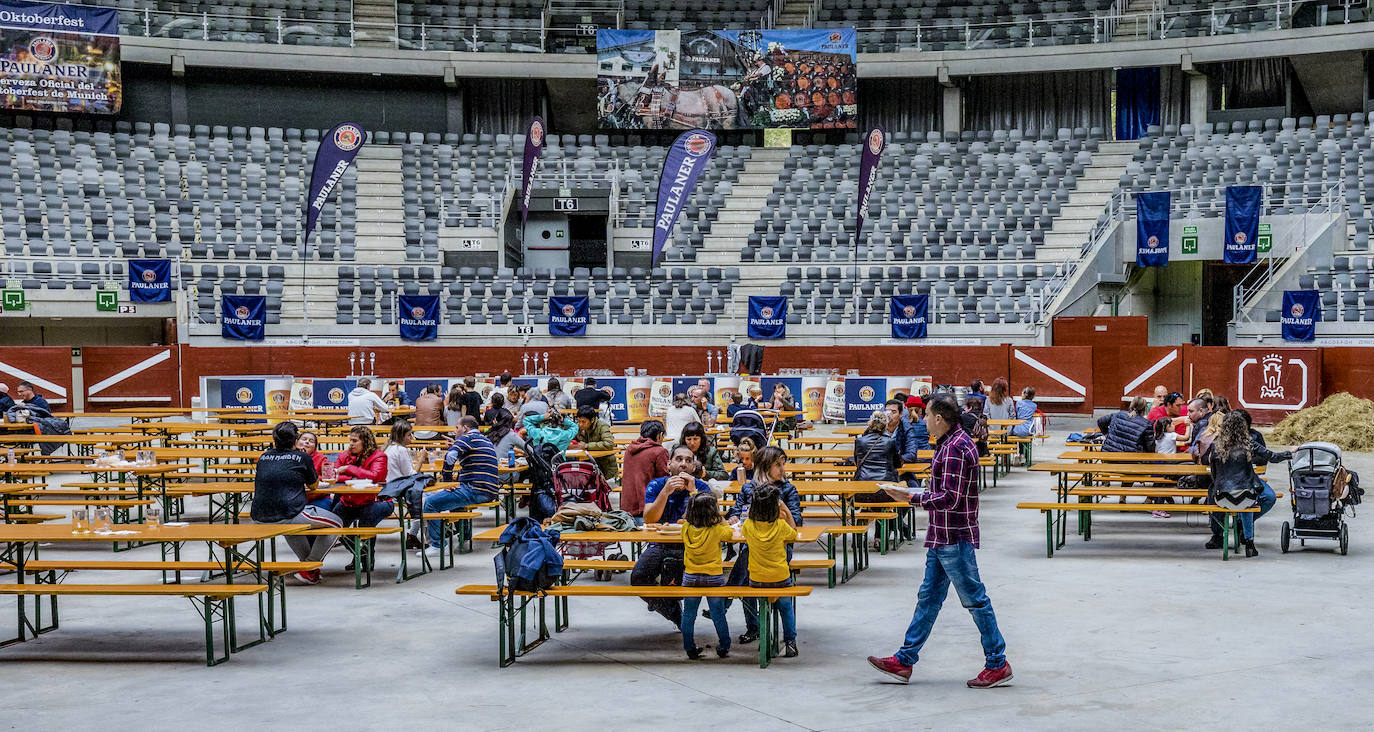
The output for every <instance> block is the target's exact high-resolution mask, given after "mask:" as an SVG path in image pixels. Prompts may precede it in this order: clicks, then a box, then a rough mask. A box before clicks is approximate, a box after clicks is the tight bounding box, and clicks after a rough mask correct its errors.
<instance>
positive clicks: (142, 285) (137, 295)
mask: <svg viewBox="0 0 1374 732" xmlns="http://www.w3.org/2000/svg"><path fill="white" fill-rule="evenodd" d="M129 299H130V300H132V301H133V302H171V301H172V260H170V259H131V260H129Z"/></svg>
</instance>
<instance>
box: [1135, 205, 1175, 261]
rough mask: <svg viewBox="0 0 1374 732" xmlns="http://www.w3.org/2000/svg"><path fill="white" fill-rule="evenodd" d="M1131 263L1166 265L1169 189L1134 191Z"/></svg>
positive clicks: (1167, 259)
mask: <svg viewBox="0 0 1374 732" xmlns="http://www.w3.org/2000/svg"><path fill="white" fill-rule="evenodd" d="M1135 264H1136V266H1137V267H1167V266H1168V265H1169V192H1168V191H1157V192H1154V193H1137V194H1135Z"/></svg>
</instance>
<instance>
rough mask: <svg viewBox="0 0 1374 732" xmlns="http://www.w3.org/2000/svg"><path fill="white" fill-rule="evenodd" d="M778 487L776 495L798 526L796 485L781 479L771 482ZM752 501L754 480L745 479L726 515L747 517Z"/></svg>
mask: <svg viewBox="0 0 1374 732" xmlns="http://www.w3.org/2000/svg"><path fill="white" fill-rule="evenodd" d="M773 485H774V486H775V487H777V489H778V497H779V498H781V499H782V503H783V505H784V506H787V510H788V511H790V512H791V513H792V521H793V523H795V524H796V525H798V526H801V525H802V509H801V494H799V493H797V487H796V486H794V485H792V483H791V482H790V481H786V480H784V481H782V482H781V483H774V484H773ZM753 501H754V481H752V480H746V481H744V484H743V485H741V486H740V487H739V497H737V498H736V499H735V505H733V506H731V507H730V511H729V512H728V513H726V514H725V515H726V517H733V518H738V519H740V520H741V521H743V520H744V519H746V518H749V504H750V503H753Z"/></svg>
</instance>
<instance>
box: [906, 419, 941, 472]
mask: <svg viewBox="0 0 1374 732" xmlns="http://www.w3.org/2000/svg"><path fill="white" fill-rule="evenodd" d="M902 428H903V429H905V430H906V433H907V439H908V441H909V442H910V444H911V445H913V447H911V448H910V449H911V454H910V455H908V454H907V453H906V451H905V446H903V452H902V462H904V463H915V462H920V460H919V459H918V458H917V457H916V455H917V451H918V450H930V449H933V448H932V447H931V444H930V430H929V429H927V428H926V421H925V420H924V419H918V420H916V421H915V422H912V421H911V417H910V416H905V417H902Z"/></svg>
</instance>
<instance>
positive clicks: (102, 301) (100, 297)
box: [95, 290, 119, 313]
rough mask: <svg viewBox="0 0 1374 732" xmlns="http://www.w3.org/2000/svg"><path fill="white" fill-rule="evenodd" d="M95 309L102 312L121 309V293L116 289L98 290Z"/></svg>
mask: <svg viewBox="0 0 1374 732" xmlns="http://www.w3.org/2000/svg"><path fill="white" fill-rule="evenodd" d="M95 309H96V311H97V312H102V313H113V312H115V311H117V310H119V293H118V292H115V291H114V290H96V291H95Z"/></svg>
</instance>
